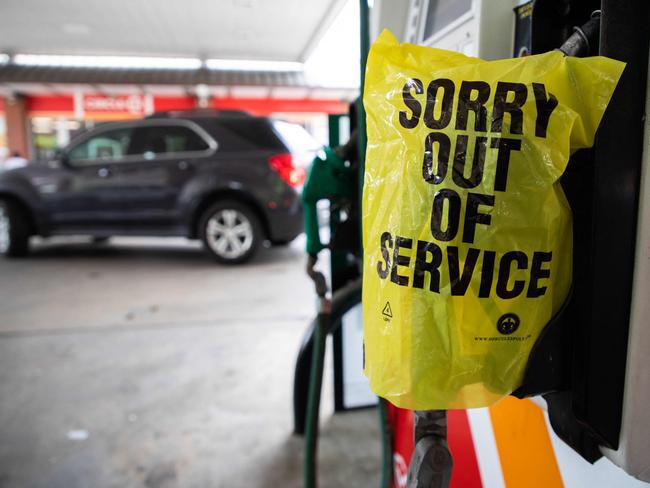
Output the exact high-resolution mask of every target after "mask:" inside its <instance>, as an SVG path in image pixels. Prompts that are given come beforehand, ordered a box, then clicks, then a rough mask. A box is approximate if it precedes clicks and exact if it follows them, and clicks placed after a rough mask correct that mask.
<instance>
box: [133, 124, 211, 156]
mask: <svg viewBox="0 0 650 488" xmlns="http://www.w3.org/2000/svg"><path fill="white" fill-rule="evenodd" d="M209 148H210V146H209V145H208V143H207V142H206V141H205V139H204V138H203V137H201V136H200V135H198V134H197V133H196V132H195V131H193V130H192V129H190V128H189V127H185V126H183V125H161V126H147V127H138V128H136V129H135V130H134V132H133V140H132V141H131V145H130V147H129V154H130V155H138V156H141V157H144V158H145V159H154V158H156V156H159V155H162V154H166V155H173V154H176V153H188V152H202V151H206V150H208V149H209Z"/></svg>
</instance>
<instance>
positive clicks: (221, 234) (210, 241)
mask: <svg viewBox="0 0 650 488" xmlns="http://www.w3.org/2000/svg"><path fill="white" fill-rule="evenodd" d="M199 234H200V236H201V240H202V241H203V244H204V245H205V248H206V250H207V251H208V252H209V253H210V254H211V255H212V256H213V257H214V258H215V259H216V260H217V261H219V262H221V263H226V264H239V263H243V262H245V261H248V260H249V259H251V258H252V257H253V255H254V254H255V252H256V251H257V249H258V247H259V245H260V242H261V241H262V239H263V237H262V226H261V225H260V221H259V219H258V218H257V215H255V212H253V211H252V210H251V209H250V207H248V206H246V205H244V204H242V203H240V202H238V201H236V200H222V201H220V202H217V203H215V204H214V205H212V206H211V207H209V208H208V209H207V210H206V211H205V212H204V213H203V215H202V216H201V219H200V221H199Z"/></svg>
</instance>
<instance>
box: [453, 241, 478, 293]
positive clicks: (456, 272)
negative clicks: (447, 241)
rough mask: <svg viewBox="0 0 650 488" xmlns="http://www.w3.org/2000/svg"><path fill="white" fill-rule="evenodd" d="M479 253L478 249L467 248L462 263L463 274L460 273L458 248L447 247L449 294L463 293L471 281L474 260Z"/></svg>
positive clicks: (476, 259) (474, 266) (474, 264)
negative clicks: (463, 262)
mask: <svg viewBox="0 0 650 488" xmlns="http://www.w3.org/2000/svg"><path fill="white" fill-rule="evenodd" d="M480 254H481V251H480V250H479V249H475V248H473V247H470V248H469V249H468V250H467V257H466V258H465V264H464V265H463V274H462V275H461V274H460V260H459V258H458V248H457V247H456V246H449V247H448V248H447V261H448V264H449V283H450V284H451V294H452V295H454V296H460V295H464V294H465V293H466V292H467V287H468V286H469V283H470V281H472V274H473V273H474V268H476V261H478V257H479V255H480Z"/></svg>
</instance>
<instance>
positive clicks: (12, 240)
mask: <svg viewBox="0 0 650 488" xmlns="http://www.w3.org/2000/svg"><path fill="white" fill-rule="evenodd" d="M28 252H29V224H28V221H27V215H25V213H24V212H23V211H22V209H21V208H20V207H19V206H18V205H16V204H15V203H14V202H12V201H9V200H0V256H9V257H20V256H26V255H27V253H28Z"/></svg>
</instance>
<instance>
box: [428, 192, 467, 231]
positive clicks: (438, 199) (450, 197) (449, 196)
mask: <svg viewBox="0 0 650 488" xmlns="http://www.w3.org/2000/svg"><path fill="white" fill-rule="evenodd" d="M445 201H447V202H449V203H448V204H447V229H446V230H445V231H443V230H442V228H441V227H442V216H443V211H444V207H445ZM460 206H461V201H460V196H459V195H458V193H456V192H455V191H454V190H450V189H449V188H445V189H443V190H439V191H437V192H436V194H435V195H434V197H433V208H432V211H431V234H432V235H433V237H434V238H435V239H437V240H439V241H451V240H452V239H453V238H454V237H456V234H457V233H458V225H459V222H460Z"/></svg>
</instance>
